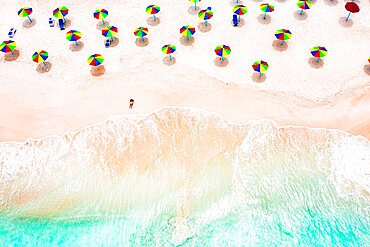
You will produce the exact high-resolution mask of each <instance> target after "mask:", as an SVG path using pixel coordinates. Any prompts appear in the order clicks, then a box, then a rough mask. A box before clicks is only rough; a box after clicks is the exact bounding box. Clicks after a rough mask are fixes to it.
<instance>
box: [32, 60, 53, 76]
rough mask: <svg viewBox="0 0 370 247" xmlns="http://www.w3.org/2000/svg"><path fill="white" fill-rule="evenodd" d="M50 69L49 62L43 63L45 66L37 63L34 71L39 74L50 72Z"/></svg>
mask: <svg viewBox="0 0 370 247" xmlns="http://www.w3.org/2000/svg"><path fill="white" fill-rule="evenodd" d="M51 67H52V64H51V63H50V62H45V64H44V63H39V64H38V65H37V68H36V71H37V72H38V73H39V74H43V73H47V72H49V71H50V69H51Z"/></svg>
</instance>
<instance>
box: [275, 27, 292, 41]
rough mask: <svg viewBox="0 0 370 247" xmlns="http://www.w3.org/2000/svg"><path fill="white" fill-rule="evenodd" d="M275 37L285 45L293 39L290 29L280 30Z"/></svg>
mask: <svg viewBox="0 0 370 247" xmlns="http://www.w3.org/2000/svg"><path fill="white" fill-rule="evenodd" d="M275 37H276V38H277V39H278V40H281V44H283V43H284V41H285V40H288V39H290V38H291V37H292V33H291V32H290V31H289V30H288V29H279V30H277V31H276V32H275Z"/></svg>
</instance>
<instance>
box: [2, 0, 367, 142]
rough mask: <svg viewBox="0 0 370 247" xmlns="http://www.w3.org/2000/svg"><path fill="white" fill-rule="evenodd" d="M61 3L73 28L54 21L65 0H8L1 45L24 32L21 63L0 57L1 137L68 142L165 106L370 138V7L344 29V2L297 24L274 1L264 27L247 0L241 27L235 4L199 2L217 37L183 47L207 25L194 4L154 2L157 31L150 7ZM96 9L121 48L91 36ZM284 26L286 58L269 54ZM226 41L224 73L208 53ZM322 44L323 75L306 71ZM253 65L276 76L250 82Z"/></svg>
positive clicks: (201, 36) (121, 0) (121, 2)
mask: <svg viewBox="0 0 370 247" xmlns="http://www.w3.org/2000/svg"><path fill="white" fill-rule="evenodd" d="M60 3H62V4H65V5H66V6H67V7H68V8H69V10H70V12H69V15H68V17H67V18H69V19H70V20H71V21H72V25H71V26H70V27H69V28H67V29H66V30H65V31H60V30H59V29H58V28H57V27H54V28H50V27H49V25H48V18H49V17H51V16H52V11H53V9H54V8H56V7H57V6H58V5H57V4H59V2H58V3H57V4H56V3H55V2H52V1H47V0H41V1H23V2H22V3H17V4H14V3H13V2H10V1H4V0H1V5H2V8H1V9H0V14H1V16H2V17H3V18H2V21H1V22H0V33H1V34H3V36H1V39H4V40H6V39H7V36H5V35H6V34H7V32H8V30H9V29H10V27H17V28H18V32H17V33H16V35H15V38H14V40H15V41H16V42H17V45H18V49H19V50H20V52H21V55H20V57H19V58H18V59H17V61H16V62H5V61H4V60H3V54H1V55H0V60H1V61H0V62H1V63H0V67H1V77H0V106H1V107H0V141H8V140H9V141H10V140H12V141H14V140H17V141H23V140H25V139H27V138H28V137H33V138H39V137H43V136H46V135H52V134H62V133H64V132H66V131H68V130H77V129H79V128H81V127H83V126H86V125H88V124H91V123H94V122H97V121H102V120H104V119H106V118H108V117H110V116H112V115H116V114H128V113H135V114H136V113H148V112H151V111H153V110H156V109H158V108H160V107H164V106H192V107H197V108H202V109H206V110H210V111H215V112H218V113H220V114H222V115H223V116H225V117H227V118H228V119H230V120H232V121H235V122H244V121H247V120H249V119H259V118H271V119H273V120H275V121H277V122H278V123H279V124H284V125H287V124H292V125H305V126H310V127H325V128H338V129H342V130H346V131H350V132H352V133H354V134H362V135H365V136H367V137H368V138H370V136H369V129H370V87H369V82H370V78H369V76H368V75H366V74H365V73H364V71H363V66H364V65H365V64H366V63H367V58H368V57H369V56H370V53H369V52H370V42H369V40H370V14H369V13H370V4H369V2H368V1H361V5H360V7H361V11H360V12H359V13H357V14H352V15H351V19H352V20H353V26H352V27H349V28H345V27H342V26H341V25H340V24H339V19H340V18H341V17H344V16H346V15H347V12H346V11H345V9H344V3H343V1H341V2H339V4H338V5H337V6H334V7H332V6H328V5H326V4H325V3H324V1H320V0H318V1H317V2H316V4H314V5H313V7H312V9H311V10H308V11H307V14H308V18H307V19H306V20H296V19H295V17H294V12H295V11H296V10H297V6H296V4H295V1H292V2H291V1H286V2H282V3H279V2H273V3H274V5H275V12H273V13H270V16H271V23H270V24H268V25H262V24H260V23H259V22H258V19H257V17H258V16H259V15H260V14H261V11H260V10H259V4H260V3H261V2H258V1H248V2H246V3H245V4H246V5H247V7H248V8H249V12H248V13H247V14H246V15H245V16H244V17H242V18H243V19H244V20H245V25H244V26H243V27H241V28H234V27H233V26H232V25H231V23H230V22H231V17H232V12H231V8H232V7H231V6H230V3H229V1H210V0H204V1H202V2H201V3H200V4H199V5H200V7H201V8H202V9H203V8H206V7H207V6H211V7H212V10H213V11H214V17H213V18H212V19H211V20H210V23H212V30H211V31H209V32H206V33H202V32H196V33H195V35H194V38H195V43H194V44H193V45H192V46H183V45H181V44H180V40H179V39H180V34H179V28H180V27H181V26H183V25H187V24H190V25H193V26H195V27H197V26H198V24H199V23H200V22H201V21H200V19H199V18H198V17H197V16H193V15H190V14H189V13H188V11H187V9H188V7H189V6H190V5H191V3H190V2H188V1H186V0H184V1H168V0H167V1H165V0H157V1H155V4H158V5H159V6H161V13H160V14H159V15H158V17H160V18H161V23H160V24H159V25H158V26H155V27H152V26H148V25H147V24H146V20H147V18H148V15H147V14H146V12H145V7H146V6H147V5H149V4H153V3H154V2H151V1H127V0H112V1H107V3H104V4H98V3H94V2H92V1H87V0H85V1H83V0H80V1H78V2H77V1H71V0H65V1H63V2H60ZM24 5H30V6H32V7H33V10H34V13H33V14H32V18H34V19H36V20H37V23H36V25H35V26H33V27H31V28H29V29H26V28H23V27H22V22H23V19H21V18H20V17H18V16H17V11H18V9H19V8H21V7H23V6H24ZM101 7H104V8H106V9H107V10H108V11H109V17H108V18H107V21H109V22H110V23H111V24H112V25H115V26H117V27H118V29H119V34H118V35H117V37H118V38H119V39H120V43H119V44H118V45H117V46H116V47H114V48H109V49H106V48H104V37H103V36H102V35H101V32H100V31H99V30H97V29H96V23H97V22H98V20H96V19H94V18H93V16H92V13H93V12H94V11H95V10H96V9H97V8H101ZM139 26H147V27H148V28H149V35H148V36H147V38H148V39H149V45H148V46H146V47H138V46H136V45H135V40H136V37H135V36H134V35H133V31H134V29H135V28H136V27H139ZM280 28H287V29H289V30H290V31H291V32H292V33H293V36H292V39H291V40H289V41H288V42H289V48H288V50H286V51H283V52H278V51H276V50H274V49H273V47H272V42H273V41H274V39H275V36H274V32H275V31H276V30H277V29H280ZM70 29H77V30H79V31H81V32H82V35H83V38H82V39H81V41H82V42H84V48H83V49H82V50H81V51H79V52H72V51H70V50H69V48H68V47H69V45H70V42H68V41H67V40H66V39H65V33H66V32H67V31H68V30H70ZM168 43H173V44H175V45H176V46H177V51H176V52H175V53H174V55H173V56H174V57H176V64H174V65H172V66H167V65H164V64H163V62H162V59H163V57H164V54H162V53H161V49H160V48H161V47H162V46H163V45H164V44H168ZM220 44H227V45H229V46H230V47H231V49H232V52H231V54H230V56H229V57H228V59H229V64H228V66H227V67H225V68H220V67H217V66H215V65H214V62H213V61H214V58H215V54H214V52H213V49H214V48H215V47H216V46H217V45H220ZM316 45H321V46H325V47H326V48H327V49H328V51H329V53H328V55H327V57H325V58H324V66H323V68H320V69H314V68H312V67H310V65H309V64H308V59H309V58H310V56H311V55H310V52H309V51H310V48H311V47H313V46H316ZM38 49H44V50H46V51H48V52H49V59H48V61H49V62H50V63H52V68H51V70H50V71H49V72H48V73H44V74H38V73H37V72H36V67H37V64H35V63H34V62H33V61H32V60H31V55H32V53H33V52H34V51H36V50H38ZM93 53H101V54H102V55H103V56H104V57H105V62H104V65H105V67H106V73H105V75H104V76H101V77H97V78H95V77H92V76H91V74H90V69H91V67H90V66H89V65H88V64H87V62H86V59H87V57H88V56H89V55H91V54H93ZM258 59H264V60H266V61H268V62H269V64H270V68H269V70H268V71H267V73H266V76H267V79H266V81H265V82H263V83H258V84H257V83H255V82H253V81H252V79H251V76H252V74H253V70H252V68H251V64H252V63H253V61H254V60H258ZM130 98H134V99H135V106H134V109H133V110H129V109H128V104H129V99H130Z"/></svg>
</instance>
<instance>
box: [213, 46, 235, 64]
mask: <svg viewBox="0 0 370 247" xmlns="http://www.w3.org/2000/svg"><path fill="white" fill-rule="evenodd" d="M215 53H216V55H217V56H219V57H221V59H222V61H224V57H226V56H228V55H229V54H230V53H231V49H230V46H228V45H219V46H217V47H216V48H215Z"/></svg>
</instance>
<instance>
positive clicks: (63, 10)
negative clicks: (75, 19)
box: [53, 6, 68, 21]
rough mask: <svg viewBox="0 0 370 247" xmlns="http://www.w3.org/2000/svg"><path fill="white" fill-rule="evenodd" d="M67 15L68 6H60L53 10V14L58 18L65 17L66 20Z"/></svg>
mask: <svg viewBox="0 0 370 247" xmlns="http://www.w3.org/2000/svg"><path fill="white" fill-rule="evenodd" d="M66 15H68V9H67V7H66V6H60V7H58V8H56V9H54V11H53V16H55V17H56V18H58V19H60V18H63V20H64V21H66V19H65V18H64V17H65V16H66Z"/></svg>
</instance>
